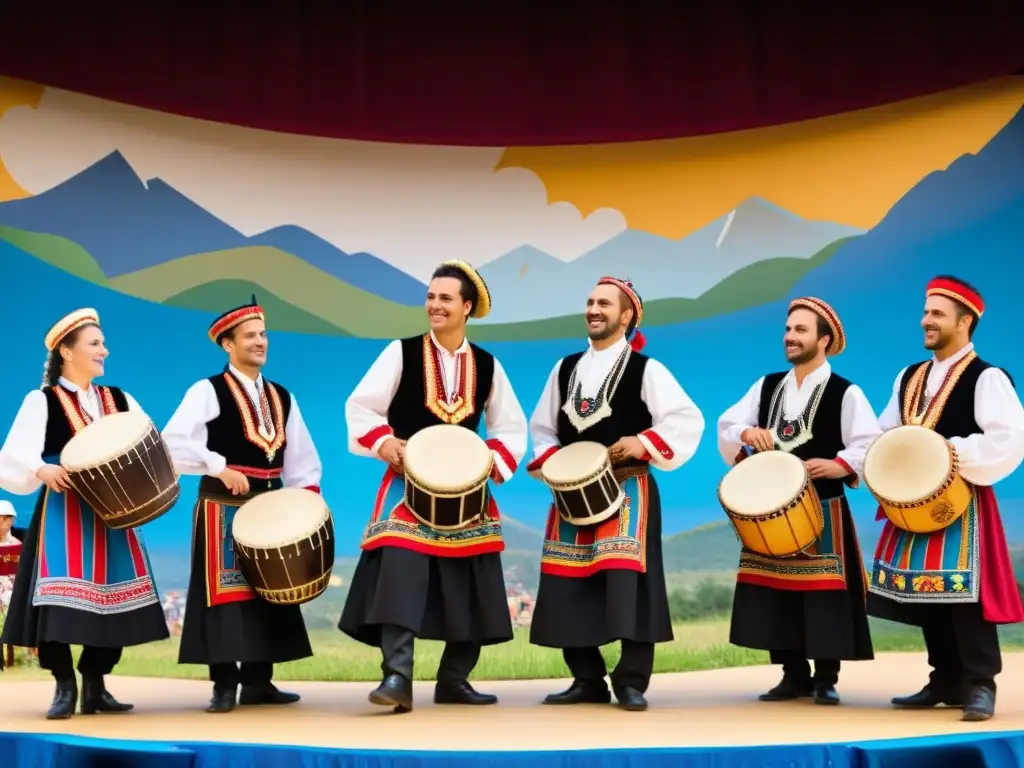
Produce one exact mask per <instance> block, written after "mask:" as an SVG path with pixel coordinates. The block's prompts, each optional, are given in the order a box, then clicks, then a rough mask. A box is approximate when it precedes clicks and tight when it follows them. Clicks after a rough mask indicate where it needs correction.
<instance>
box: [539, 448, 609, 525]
mask: <svg viewBox="0 0 1024 768" xmlns="http://www.w3.org/2000/svg"><path fill="white" fill-rule="evenodd" d="M547 486H548V488H549V489H550V490H551V494H552V496H554V500H555V509H557V510H558V514H559V516H560V517H561V518H562V519H563V520H565V521H566V522H569V523H572V524H573V525H579V526H587V525H597V524H599V523H603V522H604V521H605V520H609V519H611V518H612V517H614V516H615V515H617V514H618V513H619V510H621V509H622V504H623V502H624V501H625V498H626V496H625V492H624V491H623V490H622V486H621V485H619V481H618V480H617V479H616V477H615V472H614V471H613V470H612V466H611V462H608V463H606V464H605V465H604V466H602V467H601V469H599V470H598V471H597V472H596V473H592V474H591V475H590V476H589V477H584V478H581V479H580V480H577V481H575V482H572V483H552V482H550V481H547ZM594 510H597V511H596V512H595V511H594Z"/></svg>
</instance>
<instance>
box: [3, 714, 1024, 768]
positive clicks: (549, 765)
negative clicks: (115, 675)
mask: <svg viewBox="0 0 1024 768" xmlns="http://www.w3.org/2000/svg"><path fill="white" fill-rule="evenodd" d="M679 727H680V728H685V727H686V723H685V721H682V720H681V721H680V723H679ZM469 764H480V765H486V766H488V768H491V767H493V768H683V767H684V766H685V768H1004V767H1006V768H1009V767H1010V766H1014V767H1016V766H1024V731H1008V732H1005V733H967V734H959V735H956V736H937V737H929V738H919V739H899V740H893V741H871V742H860V743H854V744H821V745H818V744H797V745H792V746H772V747H717V748H712V747H691V748H678V749H621V750H607V749H603V750H565V751H548V752H527V751H523V752H411V751H410V752H402V751H376V750H348V749H327V748H321V747H281V746H266V745H253V744H227V743H194V742H156V741H119V740H112V739H86V738H81V737H78V736H64V735H47V734H27V733H0V766H3V767H4V768H136V766H138V768H248V767H249V766H252V767H253V768H258V767H263V766H265V767H266V768H328V767H330V768H340V767H341V766H346V767H348V766H352V768H449V767H450V766H453V765H454V766H467V765H469Z"/></svg>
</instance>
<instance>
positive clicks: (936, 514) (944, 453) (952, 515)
mask: <svg viewBox="0 0 1024 768" xmlns="http://www.w3.org/2000/svg"><path fill="white" fill-rule="evenodd" d="M958 466H959V464H958V461H957V456H956V451H955V450H954V448H953V446H952V445H950V443H949V442H948V441H947V440H946V438H944V437H943V436H942V435H940V434H939V433H938V432H935V431H933V430H931V429H928V428H927V427H920V426H916V425H912V424H907V425H905V426H901V427H896V428H894V429H890V430H889V431H888V432H883V433H882V434H881V435H879V436H878V438H877V439H876V440H875V442H873V443H872V444H871V447H870V448H869V449H868V452H867V456H865V457H864V471H863V473H864V482H865V484H866V485H867V486H868V488H869V489H870V490H871V493H872V494H874V496H875V498H876V499H878V503H879V504H880V505H881V507H882V510H883V511H884V512H885V516H886V517H888V518H889V520H890V521H892V524H893V525H895V526H896V527H897V528H902V529H903V530H904V531H909V532H910V533H931V532H932V531H938V530H941V529H943V528H946V527H947V526H949V525H951V524H952V523H953V522H954V521H956V520H957V519H958V518H959V517H960V515H962V514H963V513H964V512H965V511H967V507H968V506H969V505H970V503H971V488H970V486H969V485H968V484H967V483H966V482H965V481H964V479H963V478H962V477H960V474H959V471H958Z"/></svg>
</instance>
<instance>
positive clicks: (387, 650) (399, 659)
mask: <svg viewBox="0 0 1024 768" xmlns="http://www.w3.org/2000/svg"><path fill="white" fill-rule="evenodd" d="M415 642H416V636H415V635H414V634H413V633H412V631H411V630H408V629H405V628H404V627H396V626H394V625H392V624H384V625H383V626H382V627H381V631H380V652H381V655H382V656H383V657H384V660H383V661H382V662H381V665H380V668H381V671H382V672H383V673H384V674H385V675H401V676H402V677H404V678H405V679H406V680H412V668H413V648H414V645H415ZM479 660H480V644H479V643H445V646H444V652H443V653H442V654H441V663H440V664H439V665H438V668H437V682H438V683H442V684H447V685H458V684H459V683H464V682H466V680H467V679H468V678H469V674H470V672H472V671H473V667H475V666H476V663H477V662H478V661H479Z"/></svg>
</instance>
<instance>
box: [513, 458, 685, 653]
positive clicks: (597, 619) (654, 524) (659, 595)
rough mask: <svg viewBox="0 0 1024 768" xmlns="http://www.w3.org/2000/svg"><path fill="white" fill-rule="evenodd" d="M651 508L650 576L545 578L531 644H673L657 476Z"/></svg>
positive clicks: (617, 574)
mask: <svg viewBox="0 0 1024 768" xmlns="http://www.w3.org/2000/svg"><path fill="white" fill-rule="evenodd" d="M647 504H648V508H647V533H646V539H645V543H646V547H647V554H646V561H647V572H646V573H638V572H636V571H625V570H608V571H599V572H598V573H595V574H593V575H592V576H587V577H585V578H572V577H568V576H554V575H551V574H546V573H545V574H541V577H540V587H539V588H538V590H537V602H536V605H535V606H534V610H533V622H532V624H531V626H530V642H531V643H533V644H534V645H541V646H546V647H549V648H587V647H594V646H601V645H606V644H608V643H611V642H614V641H616V640H632V641H634V642H638V643H665V642H668V641H670V640H672V637H673V635H672V618H671V614H670V613H669V607H668V590H667V589H666V587H665V565H664V561H663V559H662V552H661V494H660V492H659V490H658V484H657V483H656V482H655V479H654V477H653V476H652V477H649V479H648V499H647Z"/></svg>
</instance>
